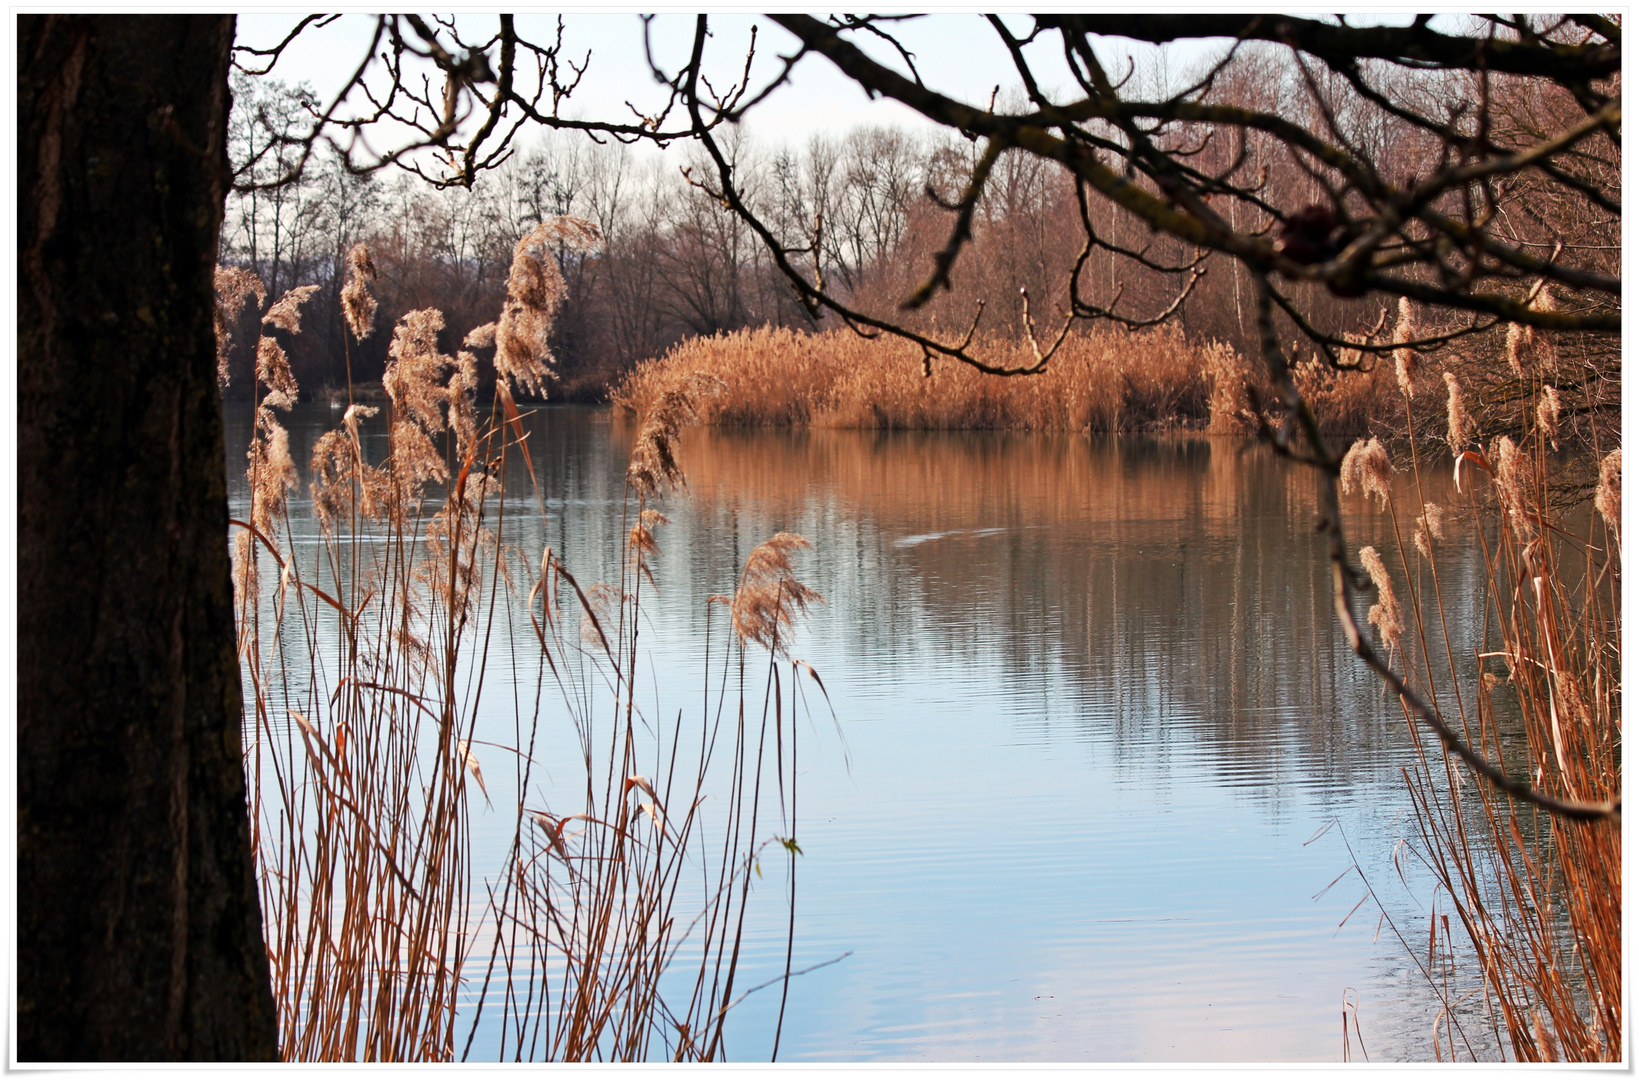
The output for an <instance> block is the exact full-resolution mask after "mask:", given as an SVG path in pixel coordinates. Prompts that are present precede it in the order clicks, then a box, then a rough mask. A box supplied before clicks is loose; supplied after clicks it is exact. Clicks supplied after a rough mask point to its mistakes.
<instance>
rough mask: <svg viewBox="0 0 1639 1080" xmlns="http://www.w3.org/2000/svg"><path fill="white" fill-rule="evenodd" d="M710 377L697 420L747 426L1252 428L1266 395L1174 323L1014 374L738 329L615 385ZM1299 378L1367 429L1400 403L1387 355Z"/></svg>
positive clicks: (1000, 359)
mask: <svg viewBox="0 0 1639 1080" xmlns="http://www.w3.org/2000/svg"><path fill="white" fill-rule="evenodd" d="M982 347H983V349H984V351H985V354H986V355H987V356H989V357H991V358H992V359H993V360H995V362H997V363H1000V364H1006V365H1024V364H1026V363H1028V362H1030V360H1031V356H1030V353H1029V347H1028V345H1027V344H1026V343H1024V342H1020V341H1010V340H1006V339H997V340H993V341H989V342H985V343H983V345H982ZM702 377H709V378H711V379H713V380H715V381H716V382H717V383H718V384H719V385H720V386H721V388H722V392H721V393H720V394H718V395H717V396H716V397H715V398H714V399H713V400H711V401H710V402H709V403H707V404H705V405H704V406H703V407H702V409H701V416H700V419H701V422H702V423H707V424H722V425H747V426H799V427H801V426H809V427H833V428H982V429H983V428H989V429H996V428H1001V429H1028V430H1038V431H1095V432H1114V431H1162V430H1176V429H1194V430H1208V431H1212V432H1215V433H1234V432H1244V431H1247V430H1250V427H1249V424H1248V421H1247V420H1246V419H1245V418H1244V414H1245V411H1246V409H1247V405H1248V392H1247V388H1248V386H1251V388H1252V393H1253V395H1254V396H1255V397H1264V398H1267V397H1268V391H1267V388H1266V387H1264V386H1263V384H1262V382H1261V381H1260V379H1259V377H1258V376H1257V375H1256V374H1254V371H1253V368H1252V367H1251V365H1249V364H1247V363H1246V362H1245V361H1244V360H1243V359H1242V358H1241V357H1239V356H1237V355H1236V354H1235V353H1234V351H1233V350H1231V349H1230V348H1229V347H1228V346H1227V345H1224V344H1222V343H1219V342H1212V343H1207V344H1197V343H1192V342H1189V341H1187V340H1186V339H1185V338H1184V335H1183V334H1182V332H1181V331H1179V330H1178V329H1177V328H1176V327H1171V326H1168V327H1162V328H1159V329H1154V330H1147V331H1142V332H1126V331H1121V330H1115V329H1111V328H1108V327H1100V328H1096V329H1093V330H1090V331H1087V332H1082V333H1077V334H1073V335H1072V336H1070V337H1069V338H1068V339H1066V341H1065V343H1064V345H1063V346H1062V347H1061V348H1060V349H1059V351H1058V353H1057V354H1055V355H1054V357H1053V359H1052V361H1051V362H1050V363H1049V365H1048V367H1047V369H1046V371H1045V372H1044V373H1043V374H1041V375H1036V376H1032V377H1028V378H1011V379H999V378H995V377H993V376H989V375H986V374H984V373H982V372H979V371H976V370H974V369H972V368H969V367H967V366H966V365H962V364H956V363H951V362H940V363H937V364H933V365H931V366H929V367H928V368H924V366H923V359H922V354H921V350H920V349H919V348H918V347H917V346H915V345H914V344H912V343H908V342H904V341H901V340H898V339H895V338H891V337H887V336H881V337H876V338H864V337H861V336H860V335H858V334H855V333H853V332H852V331H847V330H833V331H829V332H826V333H820V334H804V333H798V332H795V331H791V330H785V329H767V328H763V329H756V330H742V331H738V332H735V333H732V334H725V335H719V336H717V337H710V338H692V339H690V340H688V341H684V342H682V343H681V344H679V345H677V346H676V347H675V348H673V349H672V351H671V352H669V353H667V354H666V355H665V356H664V357H661V358H659V359H656V360H651V361H649V362H647V363H645V364H642V365H640V366H639V367H638V368H637V370H636V371H634V372H633V373H632V374H631V375H629V376H627V377H626V378H625V379H624V380H623V381H622V382H621V383H620V384H619V385H618V386H616V387H615V388H614V389H613V390H612V392H611V397H612V399H613V400H614V402H615V403H616V404H617V405H619V406H621V407H623V408H625V409H626V410H628V411H630V412H633V413H642V412H643V411H644V410H645V409H646V408H647V407H648V406H649V403H651V402H653V401H656V400H658V399H659V398H660V397H661V396H662V395H664V394H665V393H666V392H667V391H668V390H670V389H672V388H674V387H677V386H681V385H684V384H685V383H687V382H688V380H690V379H698V378H702ZM1299 379H1300V383H1301V384H1302V385H1303V387H1304V390H1305V392H1306V393H1307V395H1308V396H1309V398H1310V400H1311V401H1312V402H1313V403H1314V404H1315V408H1316V410H1317V412H1318V413H1319V415H1320V417H1321V420H1322V424H1323V427H1324V428H1325V429H1326V430H1328V431H1339V432H1355V431H1364V430H1365V429H1366V426H1367V425H1368V424H1369V423H1370V422H1371V421H1373V420H1376V419H1380V418H1382V417H1383V416H1388V417H1390V418H1392V417H1393V416H1394V415H1395V414H1394V412H1393V411H1392V410H1393V409H1394V407H1395V403H1394V401H1393V400H1392V398H1391V395H1390V394H1388V393H1387V390H1388V388H1389V387H1391V386H1392V384H1393V378H1392V372H1389V371H1388V370H1387V369H1386V368H1382V369H1380V370H1372V371H1366V372H1336V371H1330V370H1323V369H1322V368H1320V367H1319V366H1317V365H1308V366H1306V367H1304V368H1302V369H1300V372H1299Z"/></svg>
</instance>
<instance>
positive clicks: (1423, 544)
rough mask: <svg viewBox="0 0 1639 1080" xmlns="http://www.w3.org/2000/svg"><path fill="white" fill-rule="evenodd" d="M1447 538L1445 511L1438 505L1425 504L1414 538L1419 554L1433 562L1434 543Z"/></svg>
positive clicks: (1418, 518) (1419, 516) (1418, 516)
mask: <svg viewBox="0 0 1639 1080" xmlns="http://www.w3.org/2000/svg"><path fill="white" fill-rule="evenodd" d="M1445 538H1446V534H1445V511H1444V510H1442V509H1441V508H1440V506H1439V505H1438V504H1436V503H1431V502H1426V503H1424V504H1423V512H1422V513H1421V514H1419V515H1417V531H1416V533H1415V534H1413V536H1412V543H1413V544H1414V545H1415V546H1416V548H1417V553H1418V554H1419V555H1421V556H1422V557H1423V558H1425V559H1427V560H1428V561H1429V562H1433V561H1434V541H1436V540H1444V539H1445Z"/></svg>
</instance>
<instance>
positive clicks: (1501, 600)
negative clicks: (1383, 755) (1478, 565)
mask: <svg viewBox="0 0 1639 1080" xmlns="http://www.w3.org/2000/svg"><path fill="white" fill-rule="evenodd" d="M1511 340H1512V339H1511ZM1446 382H1447V385H1448V391H1449V396H1448V410H1449V413H1450V420H1449V431H1448V435H1449V448H1450V449H1451V450H1452V452H1454V453H1457V454H1461V455H1462V456H1463V461H1464V462H1465V463H1467V464H1469V465H1471V466H1472V468H1471V470H1466V471H1465V476H1466V475H1473V476H1475V477H1489V479H1490V483H1489V491H1487V485H1486V484H1485V483H1484V482H1483V481H1480V480H1476V481H1475V482H1473V483H1469V484H1466V485H1465V489H1466V494H1465V496H1463V497H1464V498H1465V499H1466V503H1465V504H1464V506H1463V511H1464V512H1465V513H1466V515H1467V517H1468V518H1469V520H1470V522H1471V524H1472V526H1473V529H1474V532H1475V534H1476V535H1477V536H1478V537H1479V538H1480V543H1481V546H1482V554H1483V557H1484V561H1485V568H1486V574H1485V577H1484V579H1483V581H1482V583H1481V586H1482V592H1481V596H1480V598H1481V601H1482V602H1483V604H1484V606H1485V611H1486V620H1487V621H1486V640H1485V641H1484V642H1483V643H1482V644H1481V646H1480V647H1479V648H1478V649H1477V650H1476V654H1475V655H1474V657H1472V659H1473V661H1474V662H1475V664H1476V665H1477V667H1478V669H1479V670H1478V672H1477V673H1475V674H1473V675H1469V676H1467V677H1464V676H1463V675H1462V674H1461V672H1462V670H1463V668H1462V666H1461V665H1460V664H1459V658H1458V657H1457V656H1456V655H1454V653H1453V651H1452V649H1451V646H1450V644H1449V641H1448V639H1447V637H1446V634H1445V630H1444V622H1445V609H1446V604H1447V603H1449V602H1451V601H1450V599H1448V597H1446V596H1445V595H1443V594H1442V591H1441V578H1440V572H1439V571H1440V560H1439V558H1438V555H1439V552H1438V544H1437V543H1436V541H1437V540H1439V539H1441V538H1442V535H1443V532H1444V528H1445V523H1444V522H1442V517H1441V515H1440V514H1438V513H1436V512H1435V507H1434V506H1433V504H1426V505H1425V506H1424V508H1423V510H1422V512H1421V513H1419V514H1418V515H1416V517H1417V525H1416V530H1415V532H1414V536H1413V546H1414V547H1415V549H1416V550H1417V552H1418V554H1420V555H1421V556H1422V557H1423V559H1424V560H1425V569H1424V570H1423V571H1422V572H1421V573H1420V572H1419V571H1418V569H1417V566H1416V565H1415V564H1414V563H1413V562H1412V560H1411V559H1410V557H1409V556H1408V555H1407V554H1406V551H1405V548H1404V546H1403V545H1402V546H1401V548H1400V565H1401V570H1402V572H1403V574H1404V575H1405V579H1406V580H1407V581H1408V582H1409V583H1410V584H1411V590H1412V595H1411V602H1410V613H1411V615H1412V616H1413V617H1414V619H1415V622H1414V625H1413V626H1411V627H1409V628H1404V635H1405V636H1404V640H1403V641H1401V642H1400V646H1401V649H1402V655H1403V656H1406V654H1408V653H1409V654H1411V655H1410V656H1408V657H1407V660H1408V663H1407V669H1408V676H1407V677H1408V679H1410V680H1411V681H1412V682H1413V683H1422V684H1424V685H1422V686H1421V687H1420V688H1419V690H1420V692H1421V693H1423V694H1424V696H1425V697H1427V698H1428V699H1430V700H1433V701H1437V702H1438V703H1439V709H1440V711H1441V713H1442V714H1443V715H1444V716H1445V718H1446V720H1447V722H1448V724H1449V725H1450V726H1452V727H1453V728H1454V729H1456V730H1458V731H1459V732H1460V733H1461V734H1462V736H1463V737H1464V739H1465V740H1466V741H1467V742H1468V743H1469V745H1471V746H1474V747H1477V748H1481V749H1483V750H1484V751H1485V752H1486V754H1487V755H1488V756H1489V758H1490V759H1491V760H1492V761H1495V762H1499V763H1502V764H1504V765H1505V766H1507V767H1508V768H1509V769H1510V770H1511V771H1516V772H1518V773H1520V774H1523V775H1525V776H1527V777H1529V779H1530V781H1531V782H1532V783H1533V785H1534V786H1535V787H1536V788H1537V789H1538V790H1540V791H1542V792H1544V793H1546V794H1547V795H1550V796H1555V797H1559V798H1563V799H1572V800H1582V801H1600V800H1605V799H1612V798H1619V797H1620V794H1621V761H1620V756H1621V688H1620V658H1621V630H1620V622H1619V621H1618V610H1619V604H1620V597H1621V558H1620V552H1619V545H1618V543H1617V542H1616V541H1617V535H1616V524H1617V520H1616V513H1615V511H1616V509H1617V506H1616V504H1615V487H1614V485H1607V484H1606V483H1602V484H1601V485H1600V488H1599V490H1598V492H1596V495H1595V500H1594V502H1595V505H1594V507H1593V509H1596V510H1598V511H1600V512H1599V513H1598V514H1594V513H1589V512H1587V511H1588V509H1589V508H1588V506H1587V505H1586V504H1583V506H1582V507H1581V508H1580V509H1578V510H1576V512H1575V514H1574V515H1571V516H1567V513H1566V512H1564V511H1555V510H1554V509H1552V507H1551V505H1550V490H1551V479H1552V476H1551V474H1552V472H1553V469H1554V468H1555V467H1556V464H1557V459H1556V458H1555V457H1553V456H1551V440H1552V438H1553V435H1554V424H1553V420H1554V419H1555V418H1554V417H1553V416H1552V411H1553V405H1552V401H1553V399H1552V397H1551V396H1549V395H1546V394H1544V395H1543V396H1542V400H1543V401H1544V402H1545V403H1546V405H1545V412H1547V413H1548V414H1549V415H1546V416H1543V417H1540V422H1539V424H1538V425H1537V430H1536V432H1535V434H1534V435H1533V436H1532V438H1531V439H1530V441H1529V443H1528V444H1527V445H1519V444H1516V443H1515V442H1514V441H1513V440H1511V439H1509V438H1508V437H1506V436H1502V437H1499V438H1497V439H1496V440H1494V441H1493V443H1492V445H1491V447H1490V448H1489V450H1487V451H1482V450H1480V449H1476V448H1474V447H1473V444H1472V442H1471V439H1472V428H1471V421H1470V420H1469V419H1468V416H1467V411H1466V409H1465V407H1464V403H1463V400H1462V392H1461V387H1460V385H1459V384H1458V383H1457V381H1456V380H1455V378H1453V377H1452V376H1451V375H1450V374H1449V373H1448V374H1447V375H1446ZM1619 455H1620V451H1613V452H1612V454H1611V455H1610V456H1608V457H1607V458H1606V461H1607V462H1609V463H1610V464H1609V465H1608V466H1607V467H1606V468H1604V469H1602V471H1601V475H1602V478H1603V477H1607V476H1610V475H1614V474H1616V473H1617V472H1619V469H1620V456H1619ZM1443 473H1444V470H1438V474H1440V475H1443ZM1413 474H1414V477H1413V478H1414V481H1415V483H1416V485H1417V487H1418V489H1419V490H1421V489H1422V487H1423V485H1424V484H1432V483H1433V482H1434V480H1433V478H1432V477H1428V476H1425V475H1424V474H1423V473H1422V471H1421V470H1420V469H1418V468H1417V462H1416V456H1415V451H1414V454H1413ZM1391 509H1392V508H1391ZM1607 511H1609V512H1608V513H1607ZM1578 522H1581V524H1580V525H1579V524H1578ZM1397 532H1398V527H1397ZM1370 554H1371V556H1372V558H1368V557H1367V555H1368V553H1367V551H1366V550H1362V551H1361V557H1362V562H1363V563H1364V564H1365V565H1366V568H1367V570H1368V572H1369V573H1370V575H1371V577H1372V579H1373V581H1374V582H1375V583H1376V584H1377V585H1378V588H1379V595H1380V597H1383V598H1384V600H1383V601H1380V604H1381V603H1383V602H1386V598H1387V596H1388V589H1387V588H1385V585H1386V582H1387V570H1386V568H1385V567H1384V566H1383V565H1382V560H1381V559H1376V558H1375V556H1376V552H1371V553H1370ZM1419 583H1422V584H1419ZM1468 599H1469V597H1468V595H1466V594H1465V595H1464V596H1462V597H1461V600H1462V601H1464V602H1467V601H1468ZM1379 616H1381V617H1382V619H1383V620H1386V621H1388V622H1391V623H1392V622H1395V621H1399V620H1398V618H1397V616H1398V612H1390V611H1387V610H1386V609H1385V610H1380V608H1378V607H1374V608H1373V609H1372V617H1371V618H1372V621H1373V622H1374V623H1377V624H1378V625H1379V628H1380V630H1383V632H1384V636H1385V637H1388V636H1390V635H1389V632H1388V630H1387V628H1385V627H1384V626H1383V623H1382V622H1381V621H1380V618H1379ZM1419 670H1420V672H1421V674H1419ZM1436 672H1442V673H1443V675H1442V676H1440V677H1438V678H1437V676H1436ZM1436 683H1438V685H1436ZM1505 688H1506V689H1505ZM1407 718H1408V723H1411V726H1412V727H1413V729H1414V733H1415V731H1416V729H1417V728H1418V725H1417V724H1416V723H1414V722H1412V717H1411V714H1410V713H1409V712H1408V714H1407ZM1406 779H1407V783H1408V785H1409V789H1410V792H1411V795H1412V799H1413V803H1414V807H1415V810H1416V822H1417V827H1418V839H1419V841H1420V844H1419V847H1420V853H1421V856H1422V858H1423V860H1424V861H1425V863H1426V865H1427V866H1428V867H1429V868H1430V869H1431V870H1432V872H1433V874H1434V878H1435V881H1436V883H1437V890H1438V894H1439V895H1438V896H1437V898H1436V902H1435V904H1434V905H1433V907H1432V908H1431V909H1430V912H1429V932H1428V945H1427V950H1426V952H1427V955H1426V957H1423V956H1422V955H1421V954H1420V953H1419V954H1417V955H1416V957H1415V958H1416V959H1417V962H1418V965H1419V967H1420V968H1422V970H1423V972H1424V974H1425V977H1427V978H1428V980H1429V982H1430V984H1431V985H1433V986H1434V987H1435V989H1436V991H1437V992H1438V993H1439V994H1440V996H1441V1000H1442V1006H1443V1007H1442V1011H1441V1015H1440V1019H1439V1020H1438V1021H1437V1022H1436V1025H1435V1053H1436V1055H1437V1056H1441V1057H1451V1058H1455V1057H1456V1056H1457V1053H1458V1051H1459V1049H1461V1050H1462V1051H1464V1052H1465V1053H1467V1054H1469V1055H1473V1056H1477V1055H1478V1053H1479V1050H1478V1049H1477V1042H1478V1035H1477V1034H1474V1035H1473V1037H1471V1033H1470V1032H1469V1031H1466V1030H1464V1025H1465V1024H1468V1025H1469V1026H1474V1025H1476V1024H1477V1025H1478V1026H1479V1027H1481V1028H1484V1029H1487V1030H1488V1032H1489V1035H1490V1041H1491V1042H1492V1043H1493V1044H1494V1046H1495V1052H1496V1053H1497V1054H1498V1055H1500V1056H1502V1057H1504V1058H1511V1059H1513V1060H1518V1061H1554V1060H1565V1061H1614V1060H1618V1059H1619V1058H1620V1056H1621V1055H1622V1052H1623V1043H1622V982H1621V979H1622V939H1621V922H1622V873H1621V868H1622V861H1621V825H1620V822H1619V821H1611V820H1595V821H1581V820H1575V819H1572V818H1568V817H1564V816H1560V815H1558V814H1555V813H1551V812H1549V811H1547V810H1543V809H1539V808H1537V807H1535V806H1533V805H1532V804H1529V803H1524V802H1519V801H1515V800H1511V799H1510V798H1508V797H1507V796H1506V795H1504V794H1502V793H1500V792H1499V791H1498V790H1497V789H1496V788H1494V787H1493V786H1491V785H1489V784H1483V783H1482V784H1476V783H1473V782H1472V781H1473V776H1472V773H1470V772H1469V770H1468V767H1467V766H1466V765H1464V764H1462V763H1461V762H1458V761H1455V760H1453V759H1452V758H1451V757H1449V756H1447V755H1444V754H1440V753H1437V752H1435V751H1434V749H1433V748H1431V747H1429V746H1428V745H1427V744H1425V743H1423V742H1421V741H1419V743H1418V757H1417V760H1416V764H1415V765H1414V766H1413V767H1412V768H1410V769H1408V770H1407V773H1406ZM1442 907H1445V908H1448V909H1449V914H1443V913H1441V912H1440V908H1442ZM1453 922H1455V923H1456V924H1457V927H1456V929H1455V931H1454V930H1453V927H1452V923H1453ZM1460 940H1466V943H1467V948H1468V949H1469V950H1471V956H1470V958H1469V961H1468V965H1467V966H1466V967H1465V966H1464V964H1463V962H1462V959H1461V957H1460V956H1459V952H1461V951H1462V949H1461V948H1460V946H1459V941H1460ZM1465 970H1466V971H1468V972H1469V973H1470V974H1471V977H1472V979H1473V980H1474V982H1475V983H1476V984H1477V990H1478V993H1479V995H1480V998H1481V1001H1480V1003H1479V1004H1477V1005H1473V1004H1471V1005H1470V1006H1468V1008H1467V1009H1466V1011H1465V1010H1460V1009H1459V1005H1460V1004H1461V1002H1462V1000H1463V996H1464V995H1462V994H1460V993H1459V989H1460V988H1459V987H1456V986H1453V985H1452V984H1451V981H1450V980H1451V979H1452V978H1453V977H1454V976H1455V975H1458V974H1460V973H1461V972H1463V971H1465ZM1442 1031H1443V1032H1444V1038H1443V1039H1442V1037H1441V1032H1442Z"/></svg>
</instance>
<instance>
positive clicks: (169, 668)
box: [17, 15, 276, 1061]
mask: <svg viewBox="0 0 1639 1080" xmlns="http://www.w3.org/2000/svg"><path fill="white" fill-rule="evenodd" d="M233 32H234V20H233V17H232V16H203V15H201V16H175V17H130V16H127V17H116V16H64V15H22V16H19V18H18V22H17V43H18V102H17V114H18V120H19V127H18V154H17V161H18V172H17V197H18V252H19V263H20V265H19V282H18V288H17V310H18V331H17V334H18V465H17V476H18V485H19V498H18V530H17V539H18V562H17V568H18V572H17V582H18V597H17V602H18V619H17V665H18V682H17V703H18V707H17V1025H18V1043H17V1051H18V1055H19V1058H20V1059H22V1060H27V1061H45V1060H65V1059H66V1060H159V1059H196V1060H197V1059H264V1060H265V1059H271V1058H273V1057H274V1056H275V1055H276V1045H275V1044H276V1030H275V1014H274V1009H273V999H272V994H271V990H270V987H269V981H268V963H267V954H266V952H265V950H264V947H263V944H262V933H261V914H260V911H259V908H258V905H257V892H256V883H255V877H254V863H253V860H252V854H251V847H250V830H249V818H248V814H247V810H246V805H245V774H244V764H243V761H242V756H241V737H240V720H241V715H242V703H241V698H240V689H239V666H238V662H237V658H236V656H235V653H234V639H233V607H232V594H231V591H230V585H229V570H228V548H227V535H228V532H227V497H226V496H227V493H226V482H225V479H224V468H223V452H222V414H221V404H220V400H219V396H218V393H217V389H216V383H215V369H216V359H215V353H216V350H215V344H214V339H213V332H212V305H213V304H214V295H213V285H212V268H213V266H214V264H215V254H216V247H217V238H218V233H219V230H220V228H221V220H222V206H223V197H224V195H225V192H226V187H227V182H228V172H227V157H226V149H225V143H226V131H227V110H228V86H227V69H228V60H229V55H230V49H231V46H232V43H233Z"/></svg>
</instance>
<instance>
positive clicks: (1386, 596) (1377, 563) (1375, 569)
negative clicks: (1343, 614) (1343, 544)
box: [1360, 545, 1406, 658]
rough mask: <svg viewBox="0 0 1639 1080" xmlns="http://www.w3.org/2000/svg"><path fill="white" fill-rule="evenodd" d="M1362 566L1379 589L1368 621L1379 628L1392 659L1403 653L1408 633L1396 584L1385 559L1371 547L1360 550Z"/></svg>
mask: <svg viewBox="0 0 1639 1080" xmlns="http://www.w3.org/2000/svg"><path fill="white" fill-rule="evenodd" d="M1360 565H1361V566H1364V567H1365V568H1366V573H1367V574H1368V575H1370V577H1371V579H1372V585H1373V586H1374V587H1375V588H1376V589H1377V603H1375V604H1373V605H1372V606H1371V610H1369V611H1368V612H1366V621H1367V622H1369V623H1371V624H1372V625H1373V626H1375V627H1377V632H1378V634H1379V635H1380V636H1381V637H1382V639H1383V643H1384V644H1385V645H1387V646H1388V648H1389V656H1390V657H1391V658H1392V657H1393V656H1394V655H1395V654H1396V653H1399V652H1401V651H1402V650H1401V647H1400V646H1401V640H1402V638H1403V636H1404V635H1405V632H1406V624H1405V619H1404V617H1403V616H1402V614H1401V611H1400V601H1399V599H1398V598H1397V597H1396V596H1395V595H1394V582H1393V581H1392V580H1390V578H1389V571H1388V567H1386V566H1384V565H1383V557H1382V556H1381V555H1379V554H1378V553H1377V549H1376V548H1375V547H1371V546H1370V545H1368V546H1366V547H1363V548H1361V549H1360Z"/></svg>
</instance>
